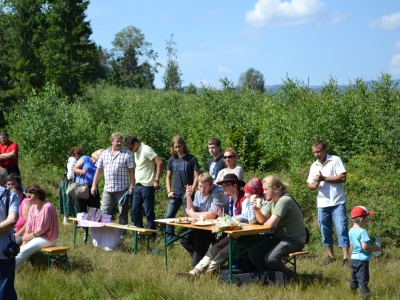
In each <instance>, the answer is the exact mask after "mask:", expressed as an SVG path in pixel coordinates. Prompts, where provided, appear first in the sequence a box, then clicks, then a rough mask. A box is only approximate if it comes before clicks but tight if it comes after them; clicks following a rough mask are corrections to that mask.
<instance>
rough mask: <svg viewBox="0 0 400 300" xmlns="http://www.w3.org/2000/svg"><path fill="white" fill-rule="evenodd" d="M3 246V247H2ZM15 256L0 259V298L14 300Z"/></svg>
mask: <svg viewBox="0 0 400 300" xmlns="http://www.w3.org/2000/svg"><path fill="white" fill-rule="evenodd" d="M4 248H5V247H4ZM14 281H15V258H10V259H0V299H7V300H14V299H15V300H16V299H17V293H16V292H15V288H14Z"/></svg>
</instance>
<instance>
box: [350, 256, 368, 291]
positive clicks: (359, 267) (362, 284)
mask: <svg viewBox="0 0 400 300" xmlns="http://www.w3.org/2000/svg"><path fill="white" fill-rule="evenodd" d="M350 267H351V279H350V288H351V289H357V288H360V291H361V292H362V291H363V290H364V289H368V283H369V261H365V260H358V259H352V260H351V263H350Z"/></svg>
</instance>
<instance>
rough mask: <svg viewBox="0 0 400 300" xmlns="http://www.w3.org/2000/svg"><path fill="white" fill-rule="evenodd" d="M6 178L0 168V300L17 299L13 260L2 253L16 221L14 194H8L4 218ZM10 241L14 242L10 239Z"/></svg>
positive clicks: (16, 211)
mask: <svg viewBox="0 0 400 300" xmlns="http://www.w3.org/2000/svg"><path fill="white" fill-rule="evenodd" d="M6 178H7V171H6V169H4V168H1V167H0V195H1V196H0V299H8V300H14V299H17V293H16V292H15V288H14V279H15V258H14V257H13V258H8V257H7V256H5V255H4V253H3V251H4V250H5V249H6V248H7V246H8V244H9V243H10V237H13V233H14V225H15V224H16V223H17V220H18V208H19V199H18V196H17V195H15V194H14V193H10V203H9V209H8V216H6V201H7V196H6V193H5V191H6V189H5V188H4V187H3V185H4V183H5V181H6ZM12 240H14V239H13V238H12Z"/></svg>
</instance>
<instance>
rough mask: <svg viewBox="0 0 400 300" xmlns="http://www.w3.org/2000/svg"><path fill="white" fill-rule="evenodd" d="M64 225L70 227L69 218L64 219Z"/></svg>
mask: <svg viewBox="0 0 400 300" xmlns="http://www.w3.org/2000/svg"><path fill="white" fill-rule="evenodd" d="M63 224H64V225H68V224H69V223H68V217H64V220H63Z"/></svg>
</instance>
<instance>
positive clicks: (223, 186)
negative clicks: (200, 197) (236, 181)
mask: <svg viewBox="0 0 400 300" xmlns="http://www.w3.org/2000/svg"><path fill="white" fill-rule="evenodd" d="M231 185H232V184H223V185H221V187H222V188H223V189H226V188H227V187H228V186H231Z"/></svg>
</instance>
